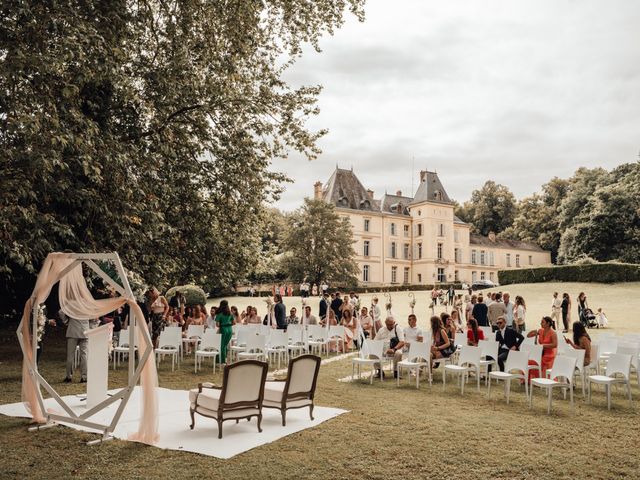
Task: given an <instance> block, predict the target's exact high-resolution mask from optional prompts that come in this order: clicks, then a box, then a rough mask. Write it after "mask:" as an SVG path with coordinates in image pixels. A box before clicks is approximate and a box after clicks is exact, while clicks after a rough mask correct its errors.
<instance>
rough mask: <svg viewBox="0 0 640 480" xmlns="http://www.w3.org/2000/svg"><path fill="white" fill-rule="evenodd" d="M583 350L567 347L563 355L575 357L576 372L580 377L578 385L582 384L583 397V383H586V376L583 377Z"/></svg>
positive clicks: (584, 389) (583, 393)
mask: <svg viewBox="0 0 640 480" xmlns="http://www.w3.org/2000/svg"><path fill="white" fill-rule="evenodd" d="M585 353H586V352H585V351H584V350H581V349H579V348H578V349H576V348H569V350H565V352H564V354H563V355H564V356H566V357H573V358H575V359H576V370H575V371H576V372H577V373H578V376H579V377H580V385H581V386H582V396H583V397H585V396H586V393H585V392H586V388H585V384H586V381H585V380H586V377H585V367H584V356H585Z"/></svg>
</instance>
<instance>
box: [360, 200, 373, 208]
mask: <svg viewBox="0 0 640 480" xmlns="http://www.w3.org/2000/svg"><path fill="white" fill-rule="evenodd" d="M360 208H362V209H364V210H371V202H370V201H369V200H362V201H361V202H360Z"/></svg>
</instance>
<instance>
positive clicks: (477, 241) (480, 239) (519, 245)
mask: <svg viewBox="0 0 640 480" xmlns="http://www.w3.org/2000/svg"><path fill="white" fill-rule="evenodd" d="M469 244H470V245H479V246H485V247H500V248H513V249H517V250H531V251H533V252H544V251H546V250H544V249H543V248H540V247H539V246H538V245H536V244H535V243H529V242H523V241H520V240H505V239H502V238H496V239H495V240H491V239H490V238H489V237H485V236H483V235H478V234H476V233H472V234H471V235H469Z"/></svg>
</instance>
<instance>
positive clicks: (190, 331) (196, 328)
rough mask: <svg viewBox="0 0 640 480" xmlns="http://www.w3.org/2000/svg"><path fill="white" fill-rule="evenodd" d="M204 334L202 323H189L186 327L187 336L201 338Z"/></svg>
mask: <svg viewBox="0 0 640 480" xmlns="http://www.w3.org/2000/svg"><path fill="white" fill-rule="evenodd" d="M203 336H204V325H189V326H188V327H187V338H193V337H197V338H202V337H203Z"/></svg>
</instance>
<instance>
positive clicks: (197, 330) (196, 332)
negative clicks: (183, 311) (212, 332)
mask: <svg viewBox="0 0 640 480" xmlns="http://www.w3.org/2000/svg"><path fill="white" fill-rule="evenodd" d="M203 335H204V325H189V326H188V327H187V334H186V337H184V338H183V339H182V351H183V353H184V349H185V346H193V347H194V349H197V348H198V343H199V342H200V339H201V338H202V337H203Z"/></svg>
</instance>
